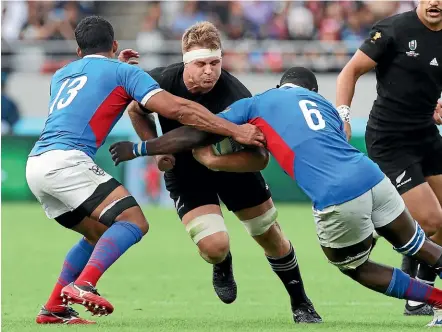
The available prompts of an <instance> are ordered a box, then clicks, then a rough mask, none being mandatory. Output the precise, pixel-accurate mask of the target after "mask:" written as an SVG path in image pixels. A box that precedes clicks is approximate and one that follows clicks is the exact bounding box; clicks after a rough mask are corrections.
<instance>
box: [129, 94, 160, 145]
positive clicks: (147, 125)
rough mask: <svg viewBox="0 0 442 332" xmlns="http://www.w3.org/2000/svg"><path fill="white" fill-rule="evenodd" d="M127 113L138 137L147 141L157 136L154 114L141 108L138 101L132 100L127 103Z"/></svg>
mask: <svg viewBox="0 0 442 332" xmlns="http://www.w3.org/2000/svg"><path fill="white" fill-rule="evenodd" d="M127 114H128V115H129V118H130V121H131V122H132V126H133V127H134V129H135V132H136V133H137V135H138V137H139V138H140V139H142V140H143V141H147V140H149V139H153V138H156V137H157V130H156V125H155V119H154V115H153V114H152V113H148V112H146V111H145V110H142V109H141V107H140V105H139V104H138V102H136V101H133V102H131V103H130V104H129V106H128V107H127Z"/></svg>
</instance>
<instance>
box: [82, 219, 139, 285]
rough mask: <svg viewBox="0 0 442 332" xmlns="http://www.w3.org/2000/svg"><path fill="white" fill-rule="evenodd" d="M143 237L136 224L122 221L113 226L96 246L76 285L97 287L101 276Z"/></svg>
mask: <svg viewBox="0 0 442 332" xmlns="http://www.w3.org/2000/svg"><path fill="white" fill-rule="evenodd" d="M142 237H143V232H142V231H141V229H140V228H139V227H138V226H137V225H135V224H134V223H131V222H126V221H120V222H116V223H115V224H113V225H112V226H111V227H110V228H109V229H108V230H107V231H106V232H104V234H103V235H102V236H101V238H100V240H99V241H98V242H97V244H96V245H95V249H94V252H93V253H92V256H91V258H90V259H89V262H88V263H87V264H86V267H85V268H84V269H83V272H82V273H81V274H80V276H79V277H78V279H77V280H76V282H75V283H76V284H78V285H90V284H92V285H93V286H95V285H96V284H97V282H98V279H100V277H101V275H102V274H103V273H104V272H105V271H106V270H107V269H108V268H109V267H110V266H111V265H112V264H113V263H114V262H115V261H116V260H117V259H118V258H119V257H120V256H121V255H122V254H124V252H125V251H126V250H127V249H129V248H130V247H131V246H133V245H134V244H135V243H137V242H138V241H140V240H141V238H142Z"/></svg>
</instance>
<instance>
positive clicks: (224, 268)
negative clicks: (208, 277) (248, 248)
mask: <svg viewBox="0 0 442 332" xmlns="http://www.w3.org/2000/svg"><path fill="white" fill-rule="evenodd" d="M212 282H213V288H214V289H215V292H216V295H218V297H219V299H220V300H221V301H223V302H224V303H226V304H229V303H232V302H233V301H235V300H236V295H237V288H236V282H235V278H234V277H233V266H232V254H231V253H230V252H229V254H228V255H227V256H226V259H225V260H224V261H222V262H221V263H219V264H214V265H213V279H212Z"/></svg>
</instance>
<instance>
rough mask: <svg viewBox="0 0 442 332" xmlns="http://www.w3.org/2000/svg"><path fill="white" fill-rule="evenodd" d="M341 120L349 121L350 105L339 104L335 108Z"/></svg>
mask: <svg viewBox="0 0 442 332" xmlns="http://www.w3.org/2000/svg"><path fill="white" fill-rule="evenodd" d="M336 110H337V111H338V113H339V116H340V117H341V119H342V121H344V122H347V123H350V106H347V105H341V106H339V107H337V108H336Z"/></svg>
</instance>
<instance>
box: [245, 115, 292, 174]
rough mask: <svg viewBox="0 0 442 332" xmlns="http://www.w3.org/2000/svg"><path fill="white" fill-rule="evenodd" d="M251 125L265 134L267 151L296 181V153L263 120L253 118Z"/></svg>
mask: <svg viewBox="0 0 442 332" xmlns="http://www.w3.org/2000/svg"><path fill="white" fill-rule="evenodd" d="M249 123H251V124H253V125H255V126H257V127H258V128H259V129H260V130H261V131H262V132H263V133H264V135H265V137H266V140H267V149H268V150H269V151H270V153H271V154H272V155H273V157H275V159H276V161H277V162H278V163H279V165H281V167H282V169H283V170H284V171H285V172H286V173H287V174H288V175H290V176H291V177H292V178H293V179H294V178H295V164H294V163H295V152H294V151H293V150H292V149H291V148H290V147H289V146H288V145H287V143H286V142H285V141H284V140H283V139H282V137H281V136H280V135H279V134H278V133H277V132H276V131H275V130H274V129H273V128H272V127H271V126H270V125H269V124H268V123H267V121H266V120H264V119H263V118H253V119H251V120H249Z"/></svg>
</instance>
